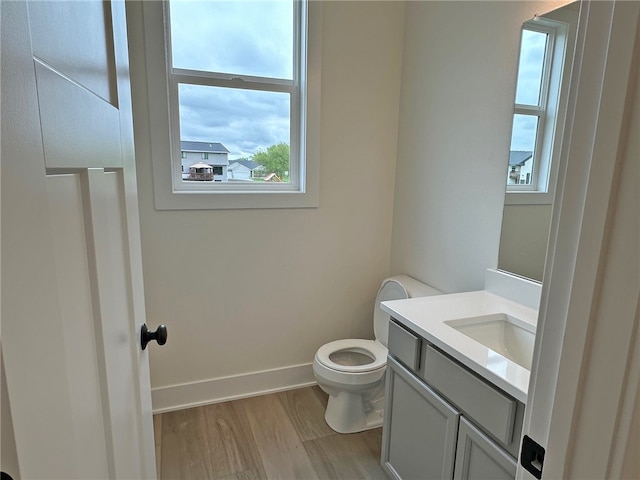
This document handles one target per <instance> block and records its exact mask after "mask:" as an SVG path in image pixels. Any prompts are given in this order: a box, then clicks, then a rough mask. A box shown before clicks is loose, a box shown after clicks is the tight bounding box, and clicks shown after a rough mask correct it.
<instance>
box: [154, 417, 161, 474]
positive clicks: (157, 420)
mask: <svg viewBox="0 0 640 480" xmlns="http://www.w3.org/2000/svg"><path fill="white" fill-rule="evenodd" d="M153 438H154V440H155V446H156V475H157V476H158V478H162V468H161V466H162V415H161V414H158V415H154V416H153Z"/></svg>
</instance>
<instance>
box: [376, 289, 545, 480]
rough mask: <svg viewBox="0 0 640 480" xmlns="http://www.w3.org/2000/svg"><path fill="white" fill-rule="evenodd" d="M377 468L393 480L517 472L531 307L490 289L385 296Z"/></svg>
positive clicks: (533, 314) (533, 313)
mask: <svg viewBox="0 0 640 480" xmlns="http://www.w3.org/2000/svg"><path fill="white" fill-rule="evenodd" d="M382 308H383V310H385V311H386V312H387V313H389V315H390V316H391V322H390V325H389V359H388V362H387V378H386V382H387V383H386V410H385V419H384V427H383V439H382V465H383V468H384V469H385V471H386V472H387V473H388V474H389V475H390V476H391V477H392V478H396V479H405V480H406V479H412V478H434V479H435V478H437V479H445V478H455V479H467V478H469V479H472V478H491V479H513V478H515V473H516V461H517V458H518V449H519V446H520V437H521V431H522V422H523V418H524V409H525V405H526V399H527V387H528V383H529V370H530V362H531V356H532V354H533V341H534V338H535V321H536V318H537V312H536V311H535V310H534V309H531V308H528V307H526V306H523V305H521V304H518V303H515V302H512V301H510V300H508V299H505V298H503V297H500V296H498V295H495V294H493V293H489V292H487V291H479V292H468V293H461V294H452V295H442V296H437V297H426V298H415V299H408V300H397V301H390V302H383V303H382Z"/></svg>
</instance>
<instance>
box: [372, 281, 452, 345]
mask: <svg viewBox="0 0 640 480" xmlns="http://www.w3.org/2000/svg"><path fill="white" fill-rule="evenodd" d="M442 293H444V292H441V291H440V290H438V289H436V288H433V287H431V286H429V285H427V284H426V283H422V282H419V281H418V280H416V279H415V278H412V277H410V276H409V275H396V276H393V277H389V278H385V279H384V280H383V281H382V285H381V286H380V289H379V290H378V294H377V295H376V303H375V307H374V309H373V332H374V334H375V336H376V340H378V341H379V342H380V343H382V344H383V345H384V346H385V347H386V346H387V342H388V338H389V314H388V313H386V312H384V311H383V310H382V309H381V308H380V302H386V301H387V300H401V299H404V298H414V297H429V296H431V295H442Z"/></svg>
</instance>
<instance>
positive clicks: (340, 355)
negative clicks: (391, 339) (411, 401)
mask: <svg viewBox="0 0 640 480" xmlns="http://www.w3.org/2000/svg"><path fill="white" fill-rule="evenodd" d="M316 359H317V360H318V361H319V362H320V363H321V364H323V365H324V366H325V367H328V368H330V369H332V370H337V371H338V372H351V373H358V372H370V371H372V370H377V369H379V368H383V367H384V366H385V365H386V364H387V349H386V348H385V346H384V345H382V344H381V343H379V342H376V341H375V340H361V339H354V338H351V339H346V340H336V341H334V342H329V343H327V344H325V345H323V346H321V347H320V348H319V349H318V351H317V353H316Z"/></svg>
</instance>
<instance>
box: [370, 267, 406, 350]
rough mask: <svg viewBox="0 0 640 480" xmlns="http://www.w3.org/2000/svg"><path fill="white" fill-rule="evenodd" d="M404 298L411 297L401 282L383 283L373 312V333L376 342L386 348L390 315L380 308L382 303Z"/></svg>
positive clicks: (386, 281)
mask: <svg viewBox="0 0 640 480" xmlns="http://www.w3.org/2000/svg"><path fill="white" fill-rule="evenodd" d="M404 298H409V295H408V294H407V291H406V290H405V288H404V287H403V286H402V284H401V283H400V282H398V281H397V280H395V279H394V278H387V279H386V280H385V281H384V282H382V285H381V286H380V290H378V295H377V296H376V306H375V308H374V310H373V333H374V334H375V336H376V340H378V341H379V342H380V343H381V344H382V345H384V346H385V347H386V346H387V344H388V338H389V314H388V313H387V312H385V311H383V310H382V309H381V308H380V302H385V301H387V300H401V299H404Z"/></svg>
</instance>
